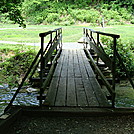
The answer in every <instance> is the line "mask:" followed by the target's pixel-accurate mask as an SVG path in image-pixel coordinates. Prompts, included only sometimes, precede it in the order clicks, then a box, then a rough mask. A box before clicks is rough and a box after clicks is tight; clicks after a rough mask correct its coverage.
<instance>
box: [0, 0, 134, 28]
mask: <svg viewBox="0 0 134 134" xmlns="http://www.w3.org/2000/svg"><path fill="white" fill-rule="evenodd" d="M133 5H134V3H133V1H132V0H124V1H121V0H108V1H103V0H88V1H85V0H67V1H66V0H24V1H23V0H22V1H20V0H3V1H2V2H1V6H0V12H1V15H2V14H3V13H6V14H5V15H4V16H3V15H2V16H3V17H8V18H9V19H10V20H12V21H14V22H15V23H19V24H20V25H21V26H23V27H25V24H24V18H25V20H26V22H28V23H30V24H41V23H43V24H56V25H59V24H63V25H64V24H65V25H71V24H74V23H79V22H81V23H83V22H86V23H91V24H97V25H100V23H101V20H102V17H104V18H105V23H108V22H109V23H108V25H111V24H120V22H121V24H123V22H125V21H129V22H132V23H133V18H132V14H131V13H133ZM22 16H23V17H22ZM66 17H67V18H68V20H67V19H63V18H66ZM109 20H110V21H109ZM0 21H1V22H5V20H3V19H0Z"/></svg>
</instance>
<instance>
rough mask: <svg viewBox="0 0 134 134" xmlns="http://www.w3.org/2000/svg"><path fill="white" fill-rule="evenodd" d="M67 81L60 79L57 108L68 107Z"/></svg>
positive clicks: (56, 101)
mask: <svg viewBox="0 0 134 134" xmlns="http://www.w3.org/2000/svg"><path fill="white" fill-rule="evenodd" d="M66 85H67V79H66V78H64V77H60V81H59V86H58V91H57V96H56V100H55V106H65V105H66V87H67V86H66Z"/></svg>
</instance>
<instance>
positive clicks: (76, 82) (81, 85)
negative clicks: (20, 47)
mask: <svg viewBox="0 0 134 134" xmlns="http://www.w3.org/2000/svg"><path fill="white" fill-rule="evenodd" d="M100 35H103V36H109V37H111V38H113V54H112V57H109V56H108V55H107V54H106V53H105V50H104V48H103V46H104V45H103V44H102V43H101V40H100ZM39 36H40V38H41V49H40V50H39V52H38V54H37V56H36V57H35V59H34V61H33V63H32V64H31V66H30V68H29V70H28V72H27V73H26V75H25V77H24V78H23V80H22V83H21V84H20V86H19V87H18V89H17V90H16V93H15V94H14V96H13V98H12V100H11V101H10V103H9V105H8V107H7V108H6V110H7V109H9V108H10V107H11V106H12V104H13V101H14V100H15V98H16V96H17V94H18V93H19V91H20V90H21V88H22V86H23V84H24V82H25V80H27V79H29V80H30V81H31V82H32V83H36V85H38V87H40V91H39V96H37V101H38V100H39V106H40V107H64V108H66V107H67V108H69V107H88V108H92V107H95V108H98V107H99V108H100V107H101V108H108V107H112V108H113V107H114V106H115V95H116V91H115V82H116V78H117V74H116V61H117V59H118V60H119V61H120V64H122V65H123V63H122V60H121V58H120V57H119V54H118V52H117V50H116V45H117V43H116V40H117V38H119V35H115V34H109V33H103V32H98V31H94V30H91V29H88V28H83V41H82V43H81V44H80V45H81V46H83V49H78V48H74V49H64V47H63V45H64V44H63V43H62V28H58V29H55V30H53V31H48V32H45V33H40V34H39ZM46 36H50V40H49V42H48V44H47V45H45V43H44V38H45V37H46ZM72 46H73V43H72ZM106 68H107V70H108V71H110V76H111V75H112V77H111V78H110V81H109V80H108V79H107V78H106V77H105V75H104V73H103V72H104V71H105V70H106ZM39 69H40V70H39ZM37 70H39V72H38V73H39V77H38V78H37V76H36V77H34V74H35V72H37ZM127 76H128V78H129V80H130V82H131V84H132V85H133V83H132V80H131V79H130V77H129V74H128V73H127ZM102 85H104V86H105V87H106V88H105V90H104V89H102Z"/></svg>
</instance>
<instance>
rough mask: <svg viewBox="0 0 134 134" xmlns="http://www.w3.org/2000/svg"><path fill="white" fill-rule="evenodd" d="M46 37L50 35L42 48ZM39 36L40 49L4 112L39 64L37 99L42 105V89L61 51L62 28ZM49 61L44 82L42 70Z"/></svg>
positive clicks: (47, 81)
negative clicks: (38, 91) (38, 93)
mask: <svg viewBox="0 0 134 134" xmlns="http://www.w3.org/2000/svg"><path fill="white" fill-rule="evenodd" d="M48 35H50V39H49V42H48V44H47V45H46V47H45V46H44V38H45V37H46V36H48ZM39 36H40V38H41V48H40V50H39V52H38V54H37V55H36V57H35V59H34V60H33V62H32V64H31V66H30V67H29V69H28V71H27V72H26V74H25V76H24V78H23V79H22V82H21V84H20V85H19V86H18V89H17V90H16V92H15V94H14V95H13V97H12V99H11V101H10V103H9V104H8V106H7V107H6V108H5V111H7V110H8V109H9V108H10V106H11V105H12V103H13V101H14V100H15V98H16V96H17V94H18V93H19V91H20V90H21V88H22V86H23V84H24V82H25V81H26V79H28V76H29V75H30V77H29V78H30V79H31V78H32V76H33V75H34V73H35V71H36V69H37V67H38V66H39V64H40V72H41V73H40V96H39V97H38V99H39V101H40V106H41V105H42V100H43V96H42V94H43V91H44V88H45V87H46V86H47V85H48V83H49V80H50V78H51V75H50V74H52V72H53V70H54V65H55V62H56V60H57V58H58V55H59V54H60V52H61V49H62V28H58V29H55V30H53V31H48V32H45V33H40V34H39ZM58 45H59V46H58ZM44 47H45V49H44ZM54 52H55V53H56V56H55V58H54V59H53V60H52V55H53V53H54ZM49 61H51V63H52V64H51V68H50V74H49V75H48V77H47V78H46V80H45V82H44V80H43V69H45V67H46V65H47V63H48V62H49ZM43 83H45V84H43Z"/></svg>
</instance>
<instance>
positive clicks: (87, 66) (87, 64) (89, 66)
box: [81, 51, 95, 77]
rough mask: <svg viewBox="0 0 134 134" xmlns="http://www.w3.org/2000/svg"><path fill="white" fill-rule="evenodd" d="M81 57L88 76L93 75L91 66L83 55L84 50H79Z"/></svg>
mask: <svg viewBox="0 0 134 134" xmlns="http://www.w3.org/2000/svg"><path fill="white" fill-rule="evenodd" d="M81 55H82V56H81V57H82V60H83V63H84V66H85V69H86V71H87V74H88V77H95V74H94V72H93V70H92V68H91V65H90V63H89V61H88V59H87V57H86V55H85V52H84V51H81Z"/></svg>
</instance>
